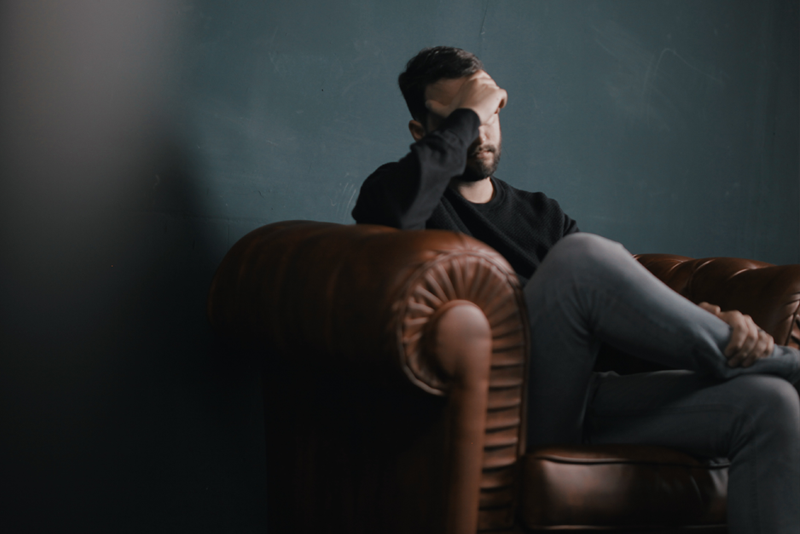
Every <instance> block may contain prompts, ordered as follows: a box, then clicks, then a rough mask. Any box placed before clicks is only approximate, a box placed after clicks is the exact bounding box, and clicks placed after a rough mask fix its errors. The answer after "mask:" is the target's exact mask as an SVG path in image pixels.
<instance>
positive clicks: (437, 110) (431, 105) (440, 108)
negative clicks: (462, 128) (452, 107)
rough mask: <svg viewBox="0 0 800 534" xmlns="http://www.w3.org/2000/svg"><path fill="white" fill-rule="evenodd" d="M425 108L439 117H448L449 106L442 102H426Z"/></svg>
mask: <svg viewBox="0 0 800 534" xmlns="http://www.w3.org/2000/svg"><path fill="white" fill-rule="evenodd" d="M425 107H426V108H428V111H430V112H431V113H433V114H434V115H438V116H439V117H446V116H447V106H445V105H444V104H442V103H441V102H437V101H436V100H426V101H425Z"/></svg>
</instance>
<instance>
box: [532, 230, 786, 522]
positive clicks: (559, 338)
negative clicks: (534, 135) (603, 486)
mask: <svg viewBox="0 0 800 534" xmlns="http://www.w3.org/2000/svg"><path fill="white" fill-rule="evenodd" d="M525 298H526V301H527V304H528V312H529V316H530V323H531V334H532V336H531V343H532V350H531V352H532V354H531V356H532V357H531V363H530V369H531V374H530V381H529V384H530V390H529V394H528V395H529V407H528V408H529V410H528V413H529V417H530V421H531V422H532V424H531V425H529V436H528V443H529V444H530V445H531V446H536V445H543V444H551V443H580V442H581V441H582V440H583V439H584V437H585V438H587V439H588V440H590V441H595V442H606V443H608V442H612V441H616V442H620V441H621V440H622V441H623V442H629V443H649V444H660V445H665V446H675V447H677V448H680V449H683V450H685V451H686V452H688V453H690V454H696V455H698V456H725V457H727V458H729V459H730V460H731V469H730V483H729V496H730V497H729V498H730V499H732V501H731V506H730V508H729V509H730V510H731V515H730V522H729V528H730V531H731V532H732V533H734V532H765V533H766V532H770V533H773V532H774V533H777V532H795V531H797V529H798V526H800V506H798V504H800V487H799V486H800V413H799V410H800V408H798V398H797V393H796V392H795V390H794V388H793V387H792V386H791V384H790V383H789V382H791V383H797V382H798V381H800V353H798V351H796V350H794V349H789V348H786V347H781V346H778V345H776V347H775V349H774V350H773V353H772V354H771V355H770V356H769V357H767V358H765V359H762V360H759V361H757V362H756V363H755V364H754V365H752V366H751V367H748V368H741V367H739V368H731V367H729V366H728V365H727V358H726V357H725V355H724V353H723V351H724V349H725V347H726V345H727V343H728V340H729V338H730V327H729V326H728V325H727V324H725V323H724V322H723V321H722V320H720V319H718V318H717V317H715V316H713V315H712V314H710V313H708V312H706V311H704V310H702V309H700V308H699V307H697V306H696V305H694V304H692V303H691V302H689V301H688V300H686V299H685V298H683V297H681V296H680V295H678V294H677V293H675V292H674V291H672V290H671V289H669V288H668V287H667V286H665V285H664V284H663V283H661V282H660V281H659V280H657V279H656V278H655V277H654V276H652V275H651V274H650V273H649V272H648V271H647V270H646V269H645V268H644V267H642V266H641V265H640V264H639V263H638V262H637V261H635V260H634V259H633V258H632V257H631V255H630V254H629V253H628V252H627V251H625V249H624V248H622V246H621V245H619V244H617V243H614V242H612V241H609V240H606V239H603V238H601V237H598V236H594V235H591V234H575V235H572V236H568V237H566V238H564V239H562V240H561V241H560V242H559V243H558V244H557V245H556V246H555V247H553V249H552V250H551V251H550V253H549V254H548V256H547V257H546V258H545V260H544V262H543V263H542V265H541V266H540V268H539V269H538V270H537V272H536V273H535V274H534V276H533V278H532V279H531V281H530V282H529V283H528V284H527V285H526V287H525ZM601 342H605V343H609V344H611V345H614V346H616V347H618V348H620V349H622V350H625V351H626V352H629V353H632V354H638V355H640V356H642V357H644V358H647V359H651V360H653V361H656V362H659V363H662V364H665V365H668V366H670V367H673V368H677V369H687V370H689V371H692V372H681V373H678V374H675V373H671V372H666V373H650V374H644V375H636V377H635V378H629V377H615V376H613V375H611V376H608V375H605V376H604V375H598V374H595V373H593V372H592V368H593V366H594V361H595V358H596V355H597V352H598V349H599V346H600V343H601ZM765 375H771V376H765ZM737 377H738V378H737ZM734 378H735V379H736V380H732V379H734ZM740 388H742V389H746V390H747V391H748V393H747V394H746V397H747V398H746V399H744V396H745V395H744V392H743V391H741V390H740ZM743 399H744V400H743ZM712 400H713V401H712ZM715 403H716V404H717V405H718V406H719V408H718V412H717V413H716V414H715V415H714V417H716V418H717V419H716V420H715V421H716V422H717V425H716V427H714V426H713V425H707V424H705V423H703V421H706V420H708V419H709V418H710V417H712V416H711V415H709V414H712V413H714V412H713V411H708V410H706V409H705V408H704V409H703V410H700V411H698V412H692V410H693V409H694V408H692V406H694V407H695V408H696V407H697V406H707V405H710V404H715ZM631 406H637V407H639V408H641V410H640V411H639V412H637V414H638V415H637V416H636V417H632V416H630V415H628V413H629V411H630V407H631ZM779 406H780V408H779ZM679 407H680V409H679V410H678V412H680V413H681V415H680V416H679V415H676V414H672V415H670V416H669V417H666V416H665V415H664V414H666V413H668V412H669V413H672V412H670V410H673V409H676V410H677V409H678V408H679ZM587 408H588V409H589V414H588V415H589V420H588V423H589V425H588V427H587V431H588V433H587V436H584V435H583V430H584V422H585V420H586V417H587ZM693 413H695V415H692V414H693ZM598 414H602V417H600V416H599V415H598ZM724 414H728V415H727V416H723V415H724ZM730 414H739V416H738V418H737V417H735V416H734V415H730ZM779 414H780V415H779ZM747 421H749V422H748V423H747V424H745V422H747ZM659 425H663V427H664V428H672V429H673V433H677V434H682V435H684V437H685V438H686V441H685V442H682V443H672V442H667V441H664V442H662V441H654V439H661V438H659V437H658V436H660V435H661V434H659V433H658V432H657V430H658V428H660V426H659ZM675 425H678V426H675ZM687 428H691V429H692V431H691V432H688V431H686V429H687ZM675 429H679V430H680V432H676V431H675ZM769 429H771V430H769ZM625 436H627V437H626V438H625V439H624V440H623V437H625ZM711 443H713V444H714V446H713V447H711V446H710V444H711ZM748 473H749V474H748ZM746 474H748V475H746ZM754 488H757V489H758V491H759V497H758V499H748V497H750V496H751V493H752V492H753V491H755V489H754ZM769 503H772V504H769ZM734 510H735V511H734ZM781 525H783V526H781ZM787 525H788V526H787Z"/></svg>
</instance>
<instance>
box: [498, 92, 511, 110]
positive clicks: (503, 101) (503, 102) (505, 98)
mask: <svg viewBox="0 0 800 534" xmlns="http://www.w3.org/2000/svg"><path fill="white" fill-rule="evenodd" d="M500 91H502V94H503V98H502V99H501V100H500V106H498V108H497V109H498V110H500V109H503V108H504V107H506V104H507V103H508V92H506V90H505V89H500Z"/></svg>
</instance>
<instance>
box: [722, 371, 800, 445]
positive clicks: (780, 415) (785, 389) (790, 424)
mask: <svg viewBox="0 0 800 534" xmlns="http://www.w3.org/2000/svg"><path fill="white" fill-rule="evenodd" d="M733 383H737V384H738V385H739V391H738V393H739V394H740V396H741V397H740V398H741V399H742V401H743V403H744V406H743V413H744V414H746V417H748V418H749V419H751V421H752V423H753V426H754V430H755V431H756V432H765V431H769V432H774V431H778V432H781V433H786V432H788V433H790V434H793V435H795V436H796V438H800V397H798V394H797V390H796V389H795V387H794V386H793V385H792V384H790V383H789V382H787V381H786V380H784V379H783V378H780V377H777V376H772V375H745V376H740V377H738V378H735V379H733Z"/></svg>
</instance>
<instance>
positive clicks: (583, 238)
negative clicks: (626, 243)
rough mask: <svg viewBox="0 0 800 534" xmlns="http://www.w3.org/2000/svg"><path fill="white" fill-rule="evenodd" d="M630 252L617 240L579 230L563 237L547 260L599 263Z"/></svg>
mask: <svg viewBox="0 0 800 534" xmlns="http://www.w3.org/2000/svg"><path fill="white" fill-rule="evenodd" d="M620 255H625V256H627V257H629V256H630V254H629V253H628V252H627V251H626V250H625V249H624V248H623V246H622V245H620V244H619V243H617V242H616V241H611V240H610V239H606V238H605V237H601V236H599V235H595V234H587V233H584V232H578V233H576V234H571V235H568V236H566V237H564V238H563V239H561V240H560V241H559V242H558V243H556V245H555V246H554V247H553V248H552V249H551V250H550V252H549V253H548V254H547V256H546V258H545V261H546V262H548V263H560V264H563V265H569V266H574V265H581V264H584V265H585V264H586V263H599V262H603V261H607V260H609V259H611V260H612V261H613V260H615V259H616V258H617V257H618V256H620Z"/></svg>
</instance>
